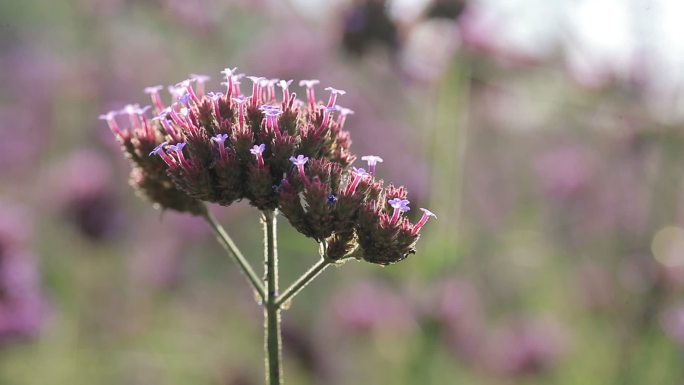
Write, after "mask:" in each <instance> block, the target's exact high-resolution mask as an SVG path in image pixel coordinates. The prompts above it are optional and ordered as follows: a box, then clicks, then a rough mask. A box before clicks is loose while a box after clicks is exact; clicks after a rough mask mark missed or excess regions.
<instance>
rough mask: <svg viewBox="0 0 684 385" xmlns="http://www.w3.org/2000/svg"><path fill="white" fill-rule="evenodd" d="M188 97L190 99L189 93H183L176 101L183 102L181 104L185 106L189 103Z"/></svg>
mask: <svg viewBox="0 0 684 385" xmlns="http://www.w3.org/2000/svg"><path fill="white" fill-rule="evenodd" d="M190 99H192V97H191V96H190V94H183V95H182V96H181V97H180V98H178V101H179V102H181V103H183V105H185V106H186V107H187V106H188V104H189V103H190Z"/></svg>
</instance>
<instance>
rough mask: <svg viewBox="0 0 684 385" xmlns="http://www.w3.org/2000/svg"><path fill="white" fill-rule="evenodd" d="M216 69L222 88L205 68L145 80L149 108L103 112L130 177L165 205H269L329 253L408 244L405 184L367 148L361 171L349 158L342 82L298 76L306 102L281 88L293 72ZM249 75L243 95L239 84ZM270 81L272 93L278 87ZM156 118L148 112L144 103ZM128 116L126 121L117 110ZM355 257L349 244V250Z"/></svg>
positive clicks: (372, 251) (413, 227) (374, 254)
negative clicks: (385, 176)
mask: <svg viewBox="0 0 684 385" xmlns="http://www.w3.org/2000/svg"><path fill="white" fill-rule="evenodd" d="M235 70H236V69H235V68H233V69H230V68H227V69H225V70H224V71H223V74H224V75H225V79H226V81H225V82H224V83H222V85H224V86H225V92H205V82H206V81H207V80H208V77H207V76H202V75H192V76H191V77H190V78H189V79H187V80H184V81H182V82H180V83H178V84H176V85H175V86H171V87H169V88H168V90H169V92H170V93H171V95H172V97H173V100H172V103H171V105H169V106H166V105H165V104H164V102H163V101H162V98H161V95H160V91H161V90H162V87H161V86H156V87H148V88H147V89H146V90H145V92H147V93H148V94H150V96H151V99H152V104H153V107H143V108H141V107H140V106H138V105H129V106H126V107H125V108H124V109H123V110H121V111H113V112H109V113H107V114H106V115H103V116H102V118H103V119H105V120H107V122H108V124H109V127H110V129H111V130H112V132H113V133H114V134H115V135H116V137H117V138H118V140H119V141H120V142H121V143H122V145H123V148H124V150H125V152H126V153H127V154H128V155H129V157H130V158H131V160H132V161H133V162H134V164H135V169H134V171H133V178H132V180H133V185H134V186H135V187H137V188H139V189H140V190H141V191H142V192H144V193H145V195H147V196H148V197H149V198H150V199H151V200H152V201H153V202H155V203H157V204H159V205H160V206H162V207H164V208H171V209H175V210H179V211H187V212H191V213H194V214H201V213H202V212H203V210H204V209H203V206H202V205H201V204H200V202H202V201H204V202H212V203H218V204H220V205H224V206H227V205H230V204H231V203H233V202H235V201H237V200H241V199H247V200H248V201H249V203H250V204H252V205H253V206H255V207H257V208H258V209H260V210H273V209H279V210H280V211H281V212H282V214H283V215H284V216H285V217H286V218H287V219H288V220H289V221H290V223H291V224H292V225H293V226H294V227H295V228H296V229H297V230H298V231H299V232H301V233H303V234H304V235H306V236H309V237H311V238H314V239H316V240H317V241H319V242H325V243H326V244H327V258H329V259H331V260H338V259H342V258H344V257H345V256H348V255H349V254H350V253H352V252H353V251H354V250H356V249H357V248H358V247H360V250H359V251H360V252H361V253H359V254H358V255H359V256H360V257H361V258H363V259H365V260H367V261H369V262H374V263H379V264H383V265H384V264H390V263H393V262H397V261H399V260H401V259H403V258H405V257H406V256H407V255H408V254H410V253H412V252H413V249H414V245H415V242H416V240H417V239H418V236H419V234H418V233H419V230H420V228H421V227H422V226H423V225H424V224H425V223H426V222H427V220H428V218H429V217H430V216H434V214H432V213H431V212H429V211H428V210H423V211H424V215H423V217H422V219H421V220H420V221H419V222H418V223H416V224H411V223H410V222H409V221H408V219H407V218H406V217H405V216H403V215H402V214H403V213H405V212H406V211H408V210H409V201H408V200H407V193H406V190H405V189H404V188H403V187H394V186H392V185H389V186H387V187H383V181H382V180H376V179H375V177H374V175H375V168H376V165H377V164H378V163H380V162H382V158H380V157H377V156H364V157H362V160H363V161H366V162H367V163H368V171H366V170H364V169H363V168H355V167H351V165H352V163H353V162H354V160H355V159H356V157H355V156H354V155H352V154H351V153H350V152H349V146H350V144H351V140H350V137H349V133H348V132H347V131H344V130H343V128H344V123H345V119H346V118H347V116H348V115H350V114H353V111H351V110H349V109H347V108H343V107H340V106H339V105H338V104H337V99H338V97H339V96H340V95H344V94H345V91H342V90H338V89H335V88H332V87H328V88H326V91H329V93H330V95H329V97H328V100H327V102H326V103H321V102H318V101H317V100H316V96H315V90H314V87H315V85H316V84H318V83H319V81H318V80H302V81H300V82H299V85H300V87H304V89H305V94H306V99H305V101H302V100H299V99H297V95H296V94H295V93H293V92H290V86H291V84H292V80H289V81H286V80H277V79H265V78H262V77H256V76H247V77H245V76H244V75H242V74H236V73H235ZM243 78H246V79H248V80H249V82H251V90H252V92H251V95H249V96H246V95H243V94H242V93H241V90H240V82H241V80H242V79H243ZM276 87H279V88H280V92H279V93H280V94H281V95H280V97H277V95H276V93H277V92H276ZM150 109H154V112H155V115H156V116H155V117H154V118H152V119H148V117H147V116H146V114H147V111H148V110H150ZM119 115H127V116H128V121H129V123H130V127H129V128H125V129H124V128H122V127H121V126H120V125H119V122H118V121H117V119H116V117H117V116H119ZM355 255H356V254H355Z"/></svg>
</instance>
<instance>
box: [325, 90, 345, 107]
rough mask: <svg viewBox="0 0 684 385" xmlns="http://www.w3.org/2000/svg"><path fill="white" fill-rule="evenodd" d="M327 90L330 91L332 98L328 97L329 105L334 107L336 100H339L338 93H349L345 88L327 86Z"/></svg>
mask: <svg viewBox="0 0 684 385" xmlns="http://www.w3.org/2000/svg"><path fill="white" fill-rule="evenodd" d="M325 90H326V91H330V98H329V99H328V107H334V106H335V102H336V101H337V95H344V94H346V93H347V91H344V90H338V89H337V88H333V87H326V89H325Z"/></svg>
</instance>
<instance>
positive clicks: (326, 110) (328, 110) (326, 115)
mask: <svg viewBox="0 0 684 385" xmlns="http://www.w3.org/2000/svg"><path fill="white" fill-rule="evenodd" d="M322 109H323V121H321V126H320V127H319V128H318V130H319V131H321V132H323V130H325V129H326V128H328V124H329V123H330V118H331V117H332V113H333V112H335V111H337V110H336V109H335V107H327V106H326V107H322Z"/></svg>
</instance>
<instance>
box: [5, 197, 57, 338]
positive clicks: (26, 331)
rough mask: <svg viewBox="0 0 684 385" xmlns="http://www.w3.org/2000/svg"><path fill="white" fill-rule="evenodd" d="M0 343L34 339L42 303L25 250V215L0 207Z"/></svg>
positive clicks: (32, 262) (34, 266) (27, 232)
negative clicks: (0, 214)
mask: <svg viewBox="0 0 684 385" xmlns="http://www.w3.org/2000/svg"><path fill="white" fill-rule="evenodd" d="M0 211H1V212H2V216H0V342H3V343H4V342H8V341H13V340H16V339H26V338H35V337H36V336H37V334H38V333H39V332H40V329H41V326H42V323H43V320H44V317H45V311H46V303H45V301H44V299H43V297H42V294H41V292H40V282H39V274H38V267H37V264H36V259H35V257H34V256H33V255H32V253H31V252H30V251H29V250H28V249H27V246H28V245H27V243H28V239H27V238H29V237H30V232H31V230H30V229H29V228H28V227H29V226H30V225H29V224H28V223H29V221H28V218H26V216H27V213H26V212H23V211H21V210H19V209H17V208H13V207H11V206H4V204H3V205H2V206H0Z"/></svg>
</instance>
